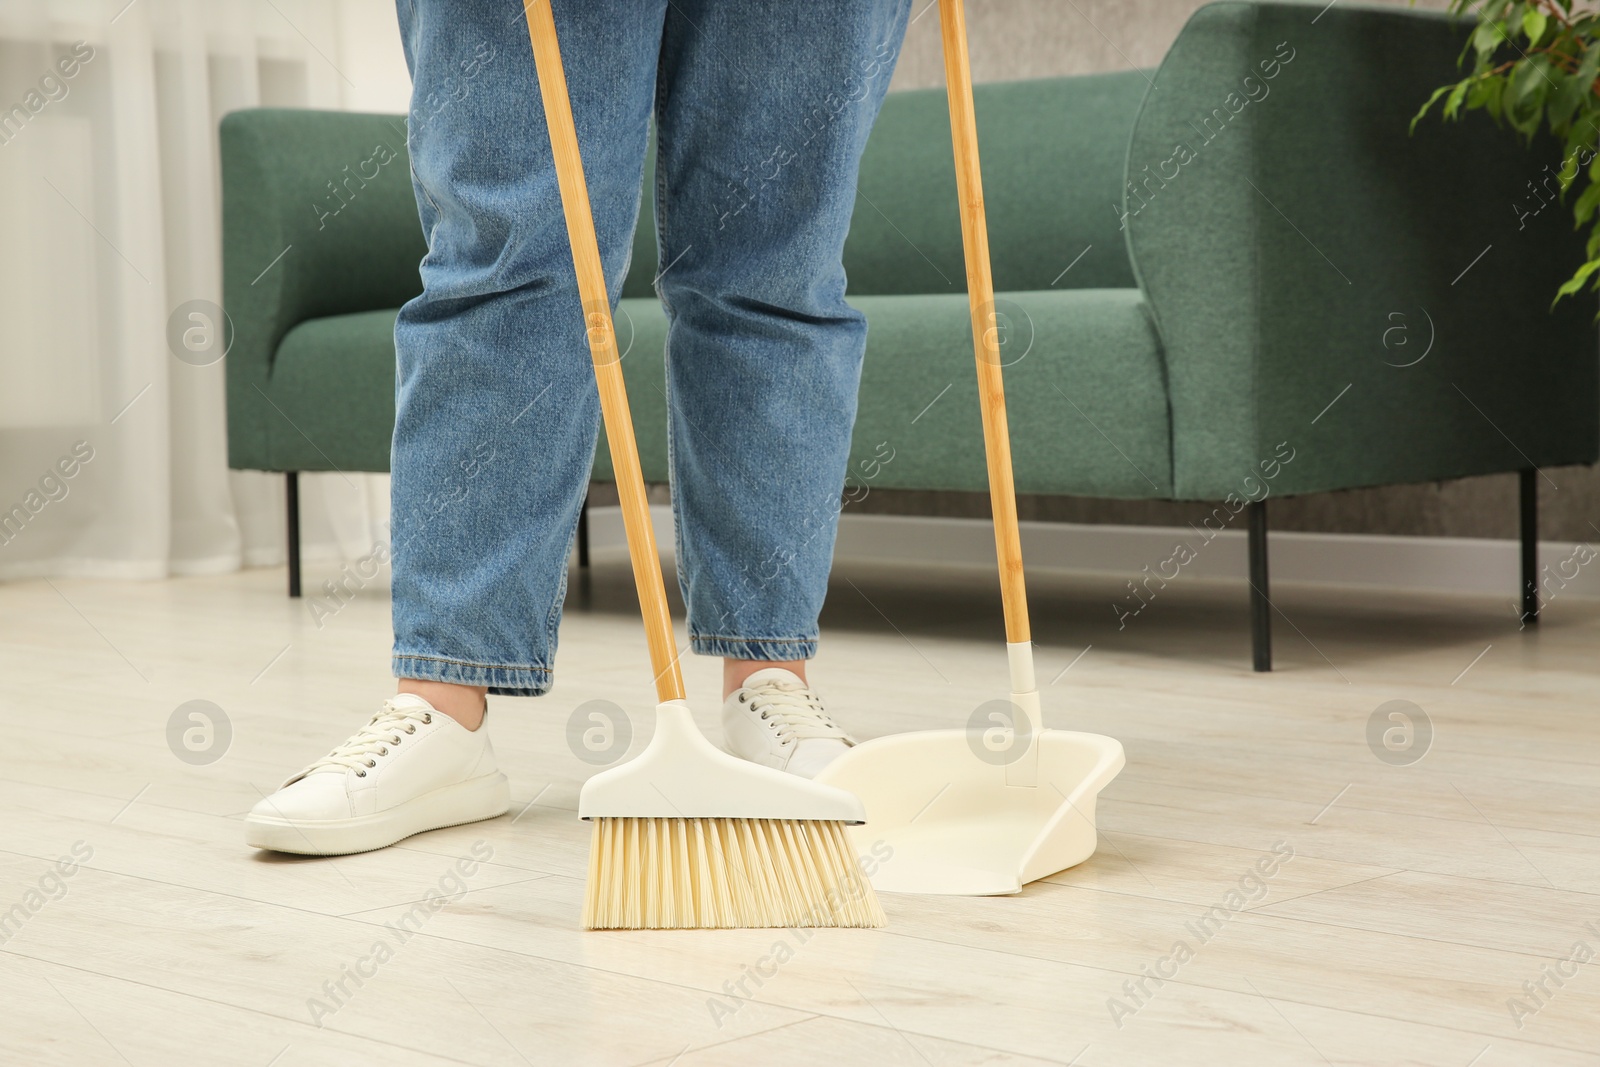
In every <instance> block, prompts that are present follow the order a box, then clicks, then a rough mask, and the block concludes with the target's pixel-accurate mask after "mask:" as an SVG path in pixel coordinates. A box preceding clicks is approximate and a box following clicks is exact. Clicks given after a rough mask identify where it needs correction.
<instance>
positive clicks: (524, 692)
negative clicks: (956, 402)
mask: <svg viewBox="0 0 1600 1067" xmlns="http://www.w3.org/2000/svg"><path fill="white" fill-rule="evenodd" d="M554 3H555V17H556V25H557V27H558V29H559V30H560V33H561V51H562V55H563V57H564V59H565V64H564V65H565V67H566V72H567V78H568V80H569V89H570V93H571V97H572V106H573V112H574V116H575V119H576V122H577V128H578V139H579V143H580V146H581V148H582V151H583V160H584V171H585V174H586V176H587V178H588V185H589V196H590V199H591V202H592V204H593V208H594V216H595V223H596V226H597V228H598V236H599V242H600V254H601V259H602V260H603V262H604V265H605V270H606V277H607V280H608V282H609V283H610V288H611V299H612V301H613V305H614V304H615V301H616V300H617V298H618V295H619V293H620V291H621V287H622V280H623V277H624V276H625V274H626V273H627V269H628V259H629V253H630V251H631V248H632V239H633V230H634V226H635V225H636V223H637V220H638V214H639V203H640V186H641V183H642V179H643V166H644V158H645V152H646V146H647V141H648V138H649V135H650V126H651V120H652V118H653V119H654V122H655V126H656V130H657V161H656V182H655V189H654V190H653V194H654V196H655V197H656V219H657V230H658V232H657V242H658V246H659V248H660V261H659V264H658V265H657V273H658V278H657V282H656V289H657V292H658V294H659V295H660V298H661V301H662V303H663V305H664V306H665V308H666V311H667V315H668V318H669V320H670V322H671V327H670V330H669V334H668V355H667V381H666V383H665V388H666V392H667V396H668V399H669V403H670V408H671V418H670V424H669V448H670V453H671V467H672V500H673V509H674V512H675V514H676V518H677V559H678V575H679V581H680V584H681V586H682V589H683V596H684V600H685V602H686V603H687V605H688V609H689V631H690V636H691V638H692V641H693V648H694V650H695V651H696V652H698V653H701V654H705V655H714V656H725V657H733V658H739V659H771V660H793V659H806V658H809V657H811V656H812V655H814V654H815V651H816V644H817V616H818V613H819V612H820V610H821V607H822V601H823V596H824V593H825V592H826V588H827V577H828V569H829V566H830V563H831V561H832V556H833V543H834V535H835V531H836V528H837V522H838V512H839V503H840V497H841V493H842V491H843V485H844V476H845V467H846V463H847V458H848V450H849V445H850V431H851V427H852V424H853V422H854V419H855V407H856V388H857V384H858V381H859V377H860V368H861V356H862V351H863V348H864V346H865V343H866V323H865V321H864V319H863V317H862V316H861V315H860V313H858V312H856V311H854V310H853V309H852V308H851V307H850V306H849V305H848V304H847V303H845V275H844V268H843V266H842V264H841V253H842V250H843V246H844V239H845V234H846V231H847V229H848V227H849V223H850V213H851V208H852V206H853V204H854V202H855V180H856V174H857V169H858V165H859V162H860V158H861V152H862V149H863V148H864V146H865V144H866V139H867V133H868V131H869V129H870V128H871V126H872V122H873V120H874V118H875V117H876V116H877V113H878V108H879V106H880V104H881V103H882V100H883V94H884V91H885V89H886V88H887V85H888V82H889V77H890V74H891V73H892V71H893V66H894V61H895V59H896V58H897V56H898V54H899V51H900V42H901V37H902V35H903V34H904V32H905V25H906V17H907V8H908V6H909V0H851V2H848V3H843V2H841V3H808V2H796V0H670V2H669V0H554ZM398 9H399V16H400V28H401V36H402V38H403V39H404V42H405V49H406V60H407V63H408V64H409V65H410V68H411V73H412V78H413V85H414V91H413V102H412V113H411V121H410V148H411V165H412V171H413V178H414V184H415V187H416V194H417V206H418V209H419V211H420V213H421V218H422V226H423V229H424V231H425V232H426V234H427V239H428V253H427V255H426V257H425V258H424V259H423V261H422V268H421V269H422V281H423V293H422V295H421V296H419V297H417V298H416V299H415V300H412V301H411V302H410V303H408V304H407V305H406V306H405V307H404V308H403V309H401V312H400V317H399V320H398V322H397V323H396V325H395V347H396V351H397V356H398V377H397V382H396V417H395V431H394V449H393V456H392V468H391V469H392V473H393V519H392V522H393V527H392V531H391V535H392V542H393V558H392V562H393V574H394V582H393V588H394V631H395V644H394V664H393V666H394V673H395V674H396V675H397V676H398V677H402V678H418V679H430V680H436V681H442V682H455V683H459V684H464V685H480V686H487V687H488V689H489V691H490V692H492V693H500V694H506V695H520V696H531V695H538V694H541V693H544V692H546V691H547V690H548V689H549V688H550V683H551V674H550V671H551V664H552V660H553V658H554V655H555V650H556V629H557V626H558V624H559V621H560V617H561V607H562V602H563V600H564V599H565V594H566V568H567V558H568V554H569V552H570V551H571V547H572V543H573V537H574V534H575V531H576V528H577V521H578V514H579V510H580V508H581V506H582V503H583V498H584V494H585V492H586V491H587V488H588V481H589V473H590V467H591V464H592V462H593V458H594V448H595V441H596V434H597V430H598V426H599V401H598V398H597V396H596V393H595V385H594V372H593V368H592V366H591V364H590V361H589V352H588V347H587V344H586V343H585V338H584V320H583V312H582V307H581V304H580V301H579V298H578V292H577V287H576V283H575V281H574V277H573V269H572V258H571V254H570V252H569V250H568V247H567V235H566V227H565V223H564V221H563V217H562V211H561V201H560V197H559V193H558V190H557V187H556V178H555V171H554V169H553V164H552V162H551V157H550V145H549V140H548V137H547V134H546V130H545V124H544V113H543V108H542V105H541V103H540V99H539V89H538V83H537V81H536V78H535V71H534V65H533V55H532V51H531V48H530V46H529V42H528V29H527V25H526V23H525V21H524V19H523V17H522V13H521V12H522V8H521V4H520V2H519V0H501V2H498V3H494V2H489V0H471V2H462V0H455V2H449V0H398ZM841 104H842V105H843V106H842V107H841V106H840V105H841ZM775 161H776V162H775ZM774 167H777V168H778V172H777V176H776V178H774V179H773V180H771V181H770V182H768V183H766V184H761V183H751V182H749V181H748V179H749V177H750V176H751V175H754V174H758V173H760V174H762V175H763V176H765V170H764V169H763V168H766V169H772V168H774Z"/></svg>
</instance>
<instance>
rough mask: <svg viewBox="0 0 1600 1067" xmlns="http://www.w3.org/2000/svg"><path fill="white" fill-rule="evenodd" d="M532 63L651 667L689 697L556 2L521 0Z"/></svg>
mask: <svg viewBox="0 0 1600 1067" xmlns="http://www.w3.org/2000/svg"><path fill="white" fill-rule="evenodd" d="M522 10H523V14H525V15H526V16H527V19H528V36H529V38H530V39H531V40H532V42H533V61H534V67H535V68H536V70H537V72H538V76H539V95H540V96H541V97H543V98H544V119H545V125H546V126H548V127H549V129H550V149H551V152H552V154H553V155H554V156H555V164H556V180H557V182H558V183H559V184H560V186H561V208H562V212H563V213H564V214H565V215H566V219H567V240H568V241H569V242H570V243H571V245H572V265H573V267H574V269H575V270H576V272H577V275H578V294H579V296H580V297H582V299H583V316H584V322H585V324H586V327H587V332H588V335H589V355H590V356H591V357H593V359H594V378H595V384H596V385H597V386H598V387H599V390H600V413H601V416H602V417H603V418H604V420H605V426H606V440H607V441H608V442H610V444H611V464H612V468H613V469H614V471H615V473H616V478H617V495H618V496H619V497H621V499H622V524H623V528H624V529H625V530H626V531H627V535H628V556H629V558H630V559H631V560H632V561H633V581H634V585H635V586H636V587H637V588H638V590H639V607H640V609H641V610H642V611H643V613H644V633H645V639H646V641H648V642H649V645H650V666H651V668H652V669H653V670H654V671H655V675H656V696H657V699H659V700H661V701H668V700H682V699H684V690H683V674H682V672H681V671H680V670H679V667H678V648H677V643H676V641H675V640H674V638H673V635H672V616H671V614H670V613H669V612H668V610H667V590H666V585H665V583H664V582H663V581H662V579H661V557H660V556H659V555H657V553H656V538H655V531H654V529H653V528H652V527H651V525H650V503H649V500H648V499H647V498H646V497H645V491H644V475H643V473H642V472H641V471H640V469H639V444H638V441H637V440H635V438H634V435H633V416H632V415H631V414H630V413H629V411H628V391H627V387H626V386H625V385H624V384H623V380H622V362H621V358H620V357H619V356H618V354H617V335H616V331H615V330H614V329H613V328H612V325H611V298H610V296H609V295H608V294H607V292H606V276H605V271H604V269H603V268H602V267H601V265H600V246H599V243H598V242H597V241H596V240H595V235H594V216H593V214H592V213H591V211H590V209H589V187H588V185H587V184H585V182H584V180H583V160H582V159H581V158H580V157H579V155H578V131H577V130H576V129H575V128H574V126H573V122H572V101H571V100H570V99H569V98H568V96H567V78H566V74H565V72H564V71H563V69H562V66H561V49H560V47H559V45H558V43H557V41H556V23H555V16H554V15H553V14H552V12H551V10H550V0H523V3H522Z"/></svg>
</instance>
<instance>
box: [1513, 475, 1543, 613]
mask: <svg viewBox="0 0 1600 1067" xmlns="http://www.w3.org/2000/svg"><path fill="white" fill-rule="evenodd" d="M1538 478H1539V472H1538V470H1537V469H1535V468H1533V467H1529V468H1528V469H1527V470H1522V471H1518V472H1517V496H1518V502H1517V503H1518V508H1517V510H1518V512H1519V515H1520V519H1521V521H1520V523H1519V525H1520V527H1521V533H1522V625H1524V626H1533V625H1535V624H1536V623H1538V621H1539V482H1538Z"/></svg>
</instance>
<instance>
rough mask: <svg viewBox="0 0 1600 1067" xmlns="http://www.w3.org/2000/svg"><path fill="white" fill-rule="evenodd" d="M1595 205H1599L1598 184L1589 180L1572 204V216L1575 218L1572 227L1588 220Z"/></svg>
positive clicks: (1592, 213) (1599, 192)
mask: <svg viewBox="0 0 1600 1067" xmlns="http://www.w3.org/2000/svg"><path fill="white" fill-rule="evenodd" d="M1596 206H1600V185H1597V184H1595V183H1593V182H1590V184H1589V185H1588V187H1587V188H1585V189H1584V190H1583V192H1582V193H1579V194H1578V199H1577V201H1576V202H1574V203H1573V205H1572V217H1573V218H1574V219H1576V220H1577V223H1576V226H1574V229H1576V228H1577V226H1582V225H1583V224H1584V223H1586V222H1588V221H1589V219H1590V218H1591V217H1592V216H1593V215H1594V209H1595V207H1596Z"/></svg>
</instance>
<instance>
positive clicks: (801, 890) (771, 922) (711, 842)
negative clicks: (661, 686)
mask: <svg viewBox="0 0 1600 1067" xmlns="http://www.w3.org/2000/svg"><path fill="white" fill-rule="evenodd" d="M578 814H579V816H581V817H582V818H584V819H590V820H593V822H594V838H593V842H592V844H591V845H590V853H589V880H588V885H587V887H586V893H585V898H584V926H585V927H587V928H589V929H632V930H639V929H704V928H730V927H773V926H782V927H795V926H854V927H866V926H882V925H883V924H884V916H883V909H882V908H881V907H880V906H879V904H878V900H877V896H876V895H875V894H874V893H873V891H872V885H871V883H870V882H868V881H867V879H866V877H865V876H864V875H862V873H861V871H860V869H859V867H858V865H857V861H856V856H855V853H854V852H853V851H852V849H851V848H850V843H849V840H848V838H847V837H846V834H845V827H846V826H847V825H851V824H856V823H861V822H864V821H865V813H864V811H863V809H862V806H861V802H860V801H859V800H858V799H857V798H856V796H855V795H854V794H853V793H848V792H845V791H844V790H842V789H836V788H834V787H832V786H825V785H819V784H818V783H816V782H813V781H810V780H808V779H805V778H799V777H796V776H795V775H792V774H785V773H783V772H782V771H775V770H773V769H771V768H770V767H762V766H759V765H757V764H754V763H750V762H748V761H745V760H741V759H737V758H735V757H733V756H730V755H728V754H727V753H726V752H722V751H721V750H719V749H717V748H716V747H714V746H713V745H712V744H711V742H709V741H707V740H706V738H705V736H704V735H703V734H701V733H700V731H699V729H698V728H696V726H695V725H694V720H693V718H692V717H691V716H690V713H689V708H688V705H686V704H685V703H683V702H682V701H668V702H666V703H663V704H661V705H659V706H658V708H657V715H656V732H655V736H654V737H653V738H651V741H650V744H649V745H648V746H647V747H646V748H645V751H644V752H643V753H642V754H641V755H640V756H639V757H638V758H637V759H634V760H630V761H629V762H628V763H626V764H624V765H623V766H621V767H616V768H613V769H611V770H608V771H602V772H601V773H600V774H597V775H595V776H594V777H593V778H591V779H589V781H588V782H587V783H586V784H585V785H584V787H583V792H582V793H581V795H580V797H579V801H578Z"/></svg>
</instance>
